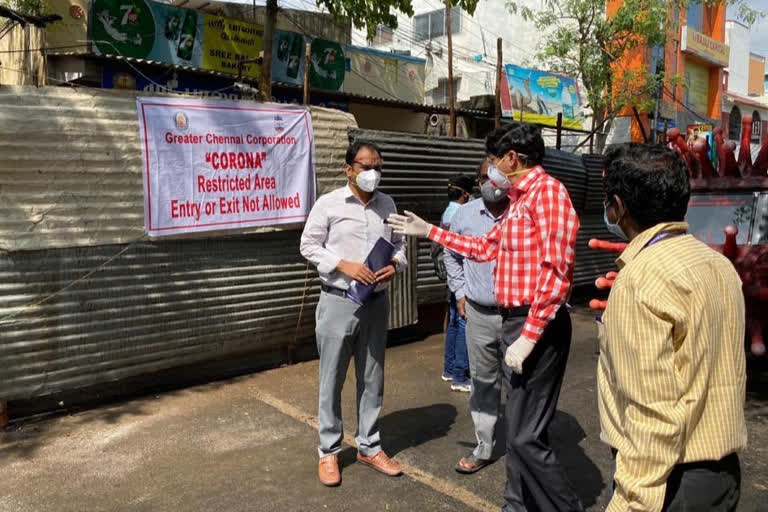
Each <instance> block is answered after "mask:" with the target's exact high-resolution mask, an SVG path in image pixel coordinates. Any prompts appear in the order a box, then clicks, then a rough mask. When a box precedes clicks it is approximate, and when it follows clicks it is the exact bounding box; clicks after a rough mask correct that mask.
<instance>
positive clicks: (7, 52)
mask: <svg viewBox="0 0 768 512" xmlns="http://www.w3.org/2000/svg"><path fill="white" fill-rule="evenodd" d="M43 44H44V39H43V30H42V29H39V28H37V27H35V26H32V25H27V26H26V27H21V26H19V25H16V26H15V27H13V28H12V29H11V31H10V32H8V33H7V34H6V35H5V36H3V38H2V39H0V65H2V67H0V85H43V84H44V83H45V57H44V56H43V54H42V52H39V51H34V52H30V51H27V50H30V49H36V48H42V47H43Z"/></svg>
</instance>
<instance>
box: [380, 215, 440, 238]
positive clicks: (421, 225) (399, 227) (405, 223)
mask: <svg viewBox="0 0 768 512" xmlns="http://www.w3.org/2000/svg"><path fill="white" fill-rule="evenodd" d="M387 224H389V225H390V226H392V231H394V232H395V233H397V234H399V235H407V236H416V237H422V238H426V237H427V235H429V232H430V230H431V229H432V224H430V223H429V222H427V221H425V220H424V219H422V218H421V217H419V216H418V215H416V214H415V213H413V212H409V211H408V210H406V211H405V215H398V214H396V213H393V214H391V215H390V216H389V217H388V218H387Z"/></svg>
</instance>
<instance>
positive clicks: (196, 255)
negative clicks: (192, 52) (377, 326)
mask: <svg viewBox="0 0 768 512" xmlns="http://www.w3.org/2000/svg"><path fill="white" fill-rule="evenodd" d="M312 119H313V129H314V130H313V131H314V134H315V156H316V164H317V165H316V171H317V177H318V189H319V193H321V194H322V193H324V192H327V191H329V190H331V189H333V188H336V187H337V186H339V185H340V184H341V183H343V182H344V177H343V174H342V166H343V159H344V154H345V150H346V145H347V141H348V128H349V127H354V126H355V125H356V123H355V121H354V118H353V117H352V116H350V115H349V114H345V113H343V112H338V111H334V110H329V109H321V108H314V107H313V108H312ZM0 199H2V201H0V294H2V297H3V298H2V302H0V399H22V398H32V397H37V396H43V395H47V394H51V393H56V392H60V391H65V390H71V389H77V388H79V387H83V386H90V385H95V384H99V383H102V382H106V381H111V380H118V379H123V378H127V377H132V376H136V375H142V374H148V373H152V372H155V371H158V370H162V369H166V368H171V367H178V366H184V365H187V364H190V363H196V362H203V361H213V360H216V359H220V358H231V357H232V356H238V355H240V356H242V357H247V358H253V360H254V361H255V363H254V365H253V366H258V360H259V358H263V357H264V356H263V355H262V354H266V353H267V352H271V353H274V352H277V353H284V354H286V355H285V356H284V357H282V359H283V360H285V359H287V357H288V356H287V350H289V349H290V346H291V345H294V343H295V344H297V345H306V344H312V343H314V339H313V326H314V310H315V306H316V304H317V301H318V298H319V282H318V279H317V274H316V272H315V271H314V269H311V268H308V266H307V264H306V262H305V261H304V260H303V258H302V257H301V255H300V254H299V235H300V230H299V228H300V226H289V227H284V228H280V229H257V230H252V231H248V232H243V231H240V232H239V234H237V235H234V236H233V235H232V234H227V233H214V234H205V235H196V236H190V237H184V238H182V239H161V240H145V239H142V234H143V205H142V202H143V195H142V183H141V151H140V146H139V141H138V121H137V115H136V106H135V95H134V94H131V93H125V92H117V91H93V90H85V91H78V90H72V89H63V88H40V89H37V88H25V87H10V88H8V87H4V88H0ZM245 233H248V234H245ZM414 247H415V246H414ZM117 254H119V257H117V258H114V260H112V258H113V257H114V256H115V255H117ZM105 263H107V264H106V265H104V264H105ZM101 265H104V267H103V268H100V269H99V270H98V271H96V272H94V273H93V274H92V275H89V276H88V277H87V278H85V279H82V278H83V276H85V275H87V274H88V273H89V272H91V271H92V270H93V269H94V268H98V267H100V266H101ZM414 280H415V269H412V270H411V271H410V272H406V273H404V274H403V275H400V276H398V278H397V279H396V281H395V282H394V283H393V291H392V294H391V302H392V317H391V326H392V327H399V326H403V325H409V324H412V323H414V322H415V321H416V299H415V288H414ZM73 282H75V284H72V283H73ZM62 290H63V291H62ZM51 294H56V295H55V296H53V297H52V298H51V299H50V300H47V301H45V302H44V303H42V304H39V305H36V306H33V307H28V306H29V305H30V304H35V303H37V302H39V301H40V299H41V298H44V297H47V296H49V295H51ZM300 312H301V319H300V320H299V313H300ZM9 315H16V316H13V317H12V318H8V316H9ZM270 357H271V356H270ZM271 358H272V359H273V357H271Z"/></svg>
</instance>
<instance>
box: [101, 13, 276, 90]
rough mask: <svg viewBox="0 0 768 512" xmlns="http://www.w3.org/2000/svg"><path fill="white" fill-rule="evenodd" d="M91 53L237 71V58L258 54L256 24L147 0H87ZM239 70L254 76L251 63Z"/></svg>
mask: <svg viewBox="0 0 768 512" xmlns="http://www.w3.org/2000/svg"><path fill="white" fill-rule="evenodd" d="M90 26H91V39H93V51H94V52H95V53H97V54H107V55H120V56H123V57H134V58H137V59H148V60H154V61H159V62H167V63H169V64H176V65H182V66H192V67H197V68H202V69H210V70H214V71H223V72H227V73H231V74H237V61H238V60H242V59H249V58H254V57H258V55H259V52H260V51H261V48H262V33H263V31H262V29H261V27H260V26H258V25H253V24H249V23H244V22H241V21H236V20H231V19H227V18H221V17H219V16H212V15H208V14H203V13H201V12H198V11H195V10H191V9H181V8H179V7H173V6H170V5H167V4H162V3H159V2H152V1H149V0H93V3H92V4H91V14H90ZM244 74H245V75H246V76H250V77H252V78H258V76H259V67H258V66H257V65H255V64H251V65H249V66H248V67H247V68H246V69H244Z"/></svg>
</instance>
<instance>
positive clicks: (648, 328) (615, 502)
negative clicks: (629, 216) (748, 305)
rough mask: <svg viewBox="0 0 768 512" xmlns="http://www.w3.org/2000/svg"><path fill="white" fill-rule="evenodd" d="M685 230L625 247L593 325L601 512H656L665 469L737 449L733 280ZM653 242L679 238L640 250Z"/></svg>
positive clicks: (740, 346)
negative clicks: (605, 472)
mask: <svg viewBox="0 0 768 512" xmlns="http://www.w3.org/2000/svg"><path fill="white" fill-rule="evenodd" d="M687 229H688V225H687V224H686V223H667V224H659V225H657V226H655V227H653V228H651V229H648V230H646V231H644V232H643V233H641V234H640V235H639V236H637V237H636V238H635V239H634V240H632V242H631V243H630V244H629V245H628V246H627V248H626V249H625V250H624V252H623V253H622V254H621V256H620V257H619V259H618V260H617V263H618V265H619V268H620V269H621V271H620V272H619V275H618V277H617V278H616V281H615V282H614V285H613V288H612V289H611V294H610V297H609V298H608V306H607V308H606V310H605V312H604V314H603V316H602V322H598V336H599V339H600V359H599V362H598V369H597V376H598V405H599V410H600V427H601V434H600V437H601V439H602V440H603V441H604V442H605V443H607V444H608V445H610V446H611V447H613V448H615V449H616V450H617V451H618V453H617V455H616V475H615V477H614V480H615V482H616V490H615V492H614V495H613V499H612V500H611V503H610V504H609V506H608V509H607V510H608V511H612V512H616V511H622V512H623V511H627V510H643V511H657V510H661V507H662V504H663V502H664V496H665V492H666V481H667V477H668V476H669V474H670V472H671V471H672V468H673V466H675V465H676V464H679V463H686V462H696V461H705V460H719V459H721V458H722V457H724V456H725V455H728V454H730V453H733V452H737V451H740V450H743V449H744V447H745V446H746V443H747V431H746V423H745V421H744V399H745V390H746V366H745V354H744V323H745V312H744V296H743V294H742V290H741V280H740V279H739V276H738V274H737V273H736V270H735V269H734V268H733V265H732V264H731V262H730V261H728V260H727V259H726V258H725V257H724V256H723V255H721V254H719V253H717V252H715V251H714V250H712V249H710V248H709V247H707V246H706V245H704V244H703V243H701V242H699V241H698V240H696V239H695V238H694V237H693V236H691V235H685V234H683V233H684V232H685V231H686V230H687ZM660 233H680V236H674V237H667V238H664V239H661V240H660V241H658V243H654V244H653V245H648V243H649V242H650V241H651V240H653V239H654V238H655V237H657V235H659V234H660Z"/></svg>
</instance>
